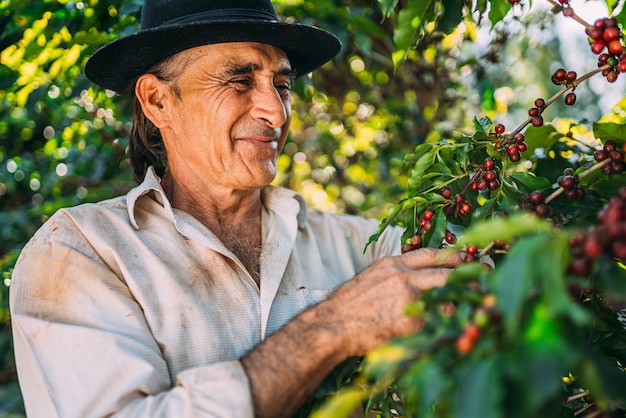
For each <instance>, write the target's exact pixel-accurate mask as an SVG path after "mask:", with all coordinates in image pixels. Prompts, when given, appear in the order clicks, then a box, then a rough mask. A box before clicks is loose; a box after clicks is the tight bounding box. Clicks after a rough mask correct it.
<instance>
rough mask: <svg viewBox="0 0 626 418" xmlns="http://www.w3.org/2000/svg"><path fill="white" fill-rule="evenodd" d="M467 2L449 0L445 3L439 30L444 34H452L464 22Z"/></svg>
mask: <svg viewBox="0 0 626 418" xmlns="http://www.w3.org/2000/svg"><path fill="white" fill-rule="evenodd" d="M464 4H465V0H447V1H445V2H443V14H442V16H441V18H440V19H439V22H438V24H437V28H438V29H439V30H440V31H442V32H443V33H446V34H448V33H451V32H452V31H453V30H454V29H455V28H456V27H457V26H458V25H459V23H461V21H462V20H463V5H464Z"/></svg>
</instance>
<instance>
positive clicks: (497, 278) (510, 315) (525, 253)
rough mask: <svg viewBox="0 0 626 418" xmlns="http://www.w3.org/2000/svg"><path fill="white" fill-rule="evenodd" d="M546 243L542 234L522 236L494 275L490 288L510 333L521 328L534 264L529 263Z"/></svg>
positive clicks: (531, 283) (531, 286) (531, 282)
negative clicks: (529, 258) (524, 304)
mask: <svg viewBox="0 0 626 418" xmlns="http://www.w3.org/2000/svg"><path fill="white" fill-rule="evenodd" d="M546 242H547V237H546V236H545V235H537V236H533V237H529V238H525V239H522V240H520V241H519V242H518V243H516V244H515V245H514V246H513V247H512V248H511V251H510V252H509V254H508V256H507V257H506V259H505V260H504V262H503V263H502V264H501V265H500V266H496V269H495V272H494V276H493V290H494V293H495V295H496V300H497V302H496V303H497V306H498V307H499V308H500V310H501V312H502V315H503V317H504V322H505V324H506V326H505V329H506V332H507V334H508V335H509V336H514V335H515V334H516V333H517V332H518V330H519V327H520V317H521V309H522V307H523V303H524V300H525V299H526V295H527V293H528V291H529V290H530V289H532V288H533V277H534V266H533V264H532V263H529V262H528V257H531V256H532V255H533V254H535V253H536V252H537V251H539V250H540V249H542V248H544V246H545V244H546Z"/></svg>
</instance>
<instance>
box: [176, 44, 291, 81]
mask: <svg viewBox="0 0 626 418" xmlns="http://www.w3.org/2000/svg"><path fill="white" fill-rule="evenodd" d="M175 59H176V60H177V61H180V63H181V64H183V65H184V66H187V65H199V66H200V65H201V66H203V67H204V68H205V69H207V70H210V71H215V72H220V73H225V74H231V75H237V72H239V73H249V72H255V71H263V72H270V73H274V74H285V73H290V72H291V64H290V62H289V58H288V57H287V54H286V53H285V52H284V51H283V50H282V49H280V48H278V47H276V46H274V45H269V44H262V43H256V42H228V43H217V44H209V45H202V46H198V47H195V48H191V49H187V50H185V51H182V52H179V53H178V54H176V57H175Z"/></svg>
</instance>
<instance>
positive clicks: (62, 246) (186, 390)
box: [10, 221, 254, 418]
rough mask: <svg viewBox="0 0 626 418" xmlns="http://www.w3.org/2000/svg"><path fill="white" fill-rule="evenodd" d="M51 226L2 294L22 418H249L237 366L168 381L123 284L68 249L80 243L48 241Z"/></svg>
mask: <svg viewBox="0 0 626 418" xmlns="http://www.w3.org/2000/svg"><path fill="white" fill-rule="evenodd" d="M49 222H50V221H49ZM50 223H51V222H50ZM54 228H55V226H54V225H51V226H48V227H46V226H44V228H42V229H41V230H40V231H39V232H38V233H37V234H36V236H35V237H34V238H33V239H32V240H31V241H30V243H29V244H27V246H26V247H25V248H24V249H23V251H22V254H21V255H20V259H19V260H18V263H17V265H16V267H15V270H14V273H13V276H12V281H11V286H10V307H11V319H12V326H13V335H14V345H15V356H16V363H17V368H18V374H19V380H20V386H21V389H22V393H23V396H24V402H25V406H26V413H27V415H28V416H29V417H30V418H38V417H46V418H50V417H63V418H66V417H67V418H72V417H77V418H78V417H80V418H88V417H103V416H114V417H146V418H147V417H150V418H156V417H174V416H175V417H181V418H184V417H191V416H194V417H231V418H232V417H237V418H238V417H242V418H244V417H246V418H247V417H253V415H254V414H253V408H252V399H251V393H250V387H249V382H248V379H247V376H246V374H245V372H244V370H243V367H242V365H241V363H240V362H239V361H237V360H234V361H226V362H219V363H214V364H209V365H206V366H201V367H197V368H193V369H189V370H185V371H183V372H181V373H179V374H178V376H176V377H175V379H173V378H172V377H170V374H169V371H168V364H167V362H166V361H165V360H164V358H163V356H162V354H161V351H160V348H159V345H158V343H157V341H155V339H154V338H153V336H152V333H151V331H150V328H149V326H148V324H147V322H146V320H145V318H144V316H143V314H142V309H141V306H140V305H139V304H138V303H137V302H136V300H135V299H134V298H133V296H132V294H131V292H130V291H129V289H128V287H127V286H126V284H125V283H124V281H123V280H122V279H121V278H120V277H118V275H116V274H115V273H114V272H113V271H112V270H111V269H110V268H108V267H107V265H106V264H105V263H104V262H103V261H102V260H101V259H98V258H97V257H95V255H94V254H95V252H93V251H90V249H89V247H88V246H87V245H85V242H84V241H83V242H82V243H81V245H82V246H83V247H80V246H79V245H77V242H76V241H72V240H80V239H81V238H80V237H72V238H67V237H63V239H60V240H59V239H55V237H59V232H58V231H57V232H55V229H54ZM77 248H81V249H80V250H78V249H77ZM172 380H175V381H172Z"/></svg>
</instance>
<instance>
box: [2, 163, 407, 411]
mask: <svg viewBox="0 0 626 418" xmlns="http://www.w3.org/2000/svg"><path fill="white" fill-rule="evenodd" d="M262 200H263V208H264V209H263V222H262V224H263V248H262V253H261V270H260V278H261V279H260V283H261V285H260V289H259V287H258V286H257V285H256V284H255V282H254V280H253V279H252V277H251V276H250V275H249V274H248V272H247V271H246V269H245V268H244V267H243V265H242V264H241V262H240V261H239V260H238V259H237V257H236V256H235V255H234V254H233V253H232V252H231V251H229V250H228V249H227V248H226V247H225V246H224V245H223V244H222V243H221V242H220V241H219V240H218V239H217V238H216V236H215V235H214V234H213V233H212V232H211V231H209V230H208V229H207V228H206V227H204V226H203V225H202V224H201V223H200V222H199V221H197V220H196V219H195V218H193V217H192V216H190V215H189V214H187V213H185V212H183V211H180V210H178V209H174V208H172V207H171V205H170V203H169V201H168V200H167V198H166V196H165V194H164V192H163V189H162V188H161V185H160V183H159V179H158V178H157V176H156V175H155V174H154V172H153V171H152V170H149V171H148V174H147V175H146V178H145V180H144V182H143V183H142V184H141V185H139V186H138V187H136V188H134V189H133V190H131V191H130V192H129V193H128V194H127V195H126V196H123V197H118V198H115V199H111V200H107V201H104V202H100V203H97V204H84V205H80V206H77V207H73V208H67V209H62V210H59V211H58V212H57V213H56V214H55V215H54V216H52V217H51V218H50V219H49V220H48V221H47V222H46V223H45V224H44V225H43V226H42V227H41V229H40V230H39V231H38V232H37V233H36V234H35V236H34V237H33V238H32V239H31V241H30V242H29V243H28V244H27V245H26V246H25V248H24V249H23V251H22V253H21V255H20V258H19V260H18V262H17V264H16V267H15V270H14V272H13V276H12V281H11V287H10V307H11V318H12V324H13V334H14V342H15V355H16V362H17V368H18V376H19V381H20V386H21V389H22V392H23V396H24V400H25V404H26V412H27V415H28V416H29V418H38V417H45V418H51V417H63V418H71V417H80V418H87V417H100V416H111V415H114V416H116V417H117V416H119V417H131V416H132V417H150V418H155V417H166V416H167V417H181V418H182V417H188V416H211V417H229V418H233V417H252V416H253V411H252V400H251V394H250V389H249V384H248V380H247V377H246V375H245V373H244V371H243V368H242V366H241V363H240V362H239V359H240V358H241V357H242V356H243V355H245V354H246V353H247V352H248V351H250V350H251V349H252V348H254V347H255V346H256V345H257V344H258V343H259V342H261V341H262V340H263V339H264V338H265V337H267V336H268V335H270V334H272V333H273V332H275V331H276V330H277V329H279V328H280V327H281V326H283V325H284V324H285V323H286V322H287V321H289V320H290V319H291V318H293V317H294V316H295V315H296V314H298V313H299V312H300V311H302V310H303V309H305V308H306V307H307V306H309V305H311V304H314V303H316V302H318V301H320V300H322V299H324V298H325V297H326V296H327V295H328V294H329V293H330V292H331V291H332V290H333V289H335V288H336V287H338V286H339V285H341V284H342V283H343V282H345V281H346V280H349V279H350V278H352V277H353V276H354V275H356V274H357V273H359V272H360V271H362V270H363V269H365V268H366V267H367V266H369V265H370V264H371V263H372V262H374V261H375V260H376V259H378V258H380V257H382V256H385V255H391V254H397V253H399V248H400V234H401V231H399V230H397V229H396V230H389V232H386V233H385V234H383V237H381V239H380V240H379V241H378V242H376V243H374V244H373V245H371V246H370V247H369V248H368V250H367V252H365V254H364V253H363V248H364V246H365V243H366V242H367V240H368V239H369V237H370V236H371V235H372V234H373V233H374V232H375V231H376V228H377V227H378V221H376V220H364V219H361V218H358V217H354V216H348V215H334V214H328V213H323V212H318V211H307V210H306V207H305V204H304V201H303V199H302V198H301V196H299V195H298V194H297V193H295V192H292V191H288V190H286V189H282V188H278V187H273V186H270V187H267V188H265V189H264V190H263V193H262Z"/></svg>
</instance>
